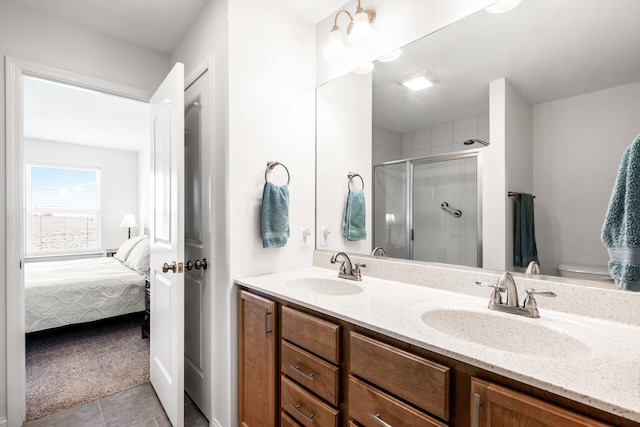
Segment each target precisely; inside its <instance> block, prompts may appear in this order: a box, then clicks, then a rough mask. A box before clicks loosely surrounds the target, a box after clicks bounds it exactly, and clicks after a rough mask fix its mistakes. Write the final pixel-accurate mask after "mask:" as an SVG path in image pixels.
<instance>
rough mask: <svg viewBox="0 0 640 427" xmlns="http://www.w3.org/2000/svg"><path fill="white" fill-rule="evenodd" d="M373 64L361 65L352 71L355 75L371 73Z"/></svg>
mask: <svg viewBox="0 0 640 427" xmlns="http://www.w3.org/2000/svg"><path fill="white" fill-rule="evenodd" d="M373 68H374V67H373V62H369V63H367V64H364V65H361V66H359V67H358V68H356V69H355V70H353V72H354V73H356V74H367V73H370V72H372V71H373Z"/></svg>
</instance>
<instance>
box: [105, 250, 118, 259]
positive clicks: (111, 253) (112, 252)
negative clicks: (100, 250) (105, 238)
mask: <svg viewBox="0 0 640 427" xmlns="http://www.w3.org/2000/svg"><path fill="white" fill-rule="evenodd" d="M104 251H105V252H106V253H107V257H112V256H114V255H115V254H116V252H118V249H117V248H116V249H105V250H104Z"/></svg>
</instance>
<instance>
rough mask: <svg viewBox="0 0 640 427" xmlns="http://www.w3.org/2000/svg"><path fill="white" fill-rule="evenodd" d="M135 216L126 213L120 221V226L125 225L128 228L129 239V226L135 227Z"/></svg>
mask: <svg viewBox="0 0 640 427" xmlns="http://www.w3.org/2000/svg"><path fill="white" fill-rule="evenodd" d="M137 226H138V224H137V223H136V217H135V216H133V214H126V215H125V216H124V218H123V219H122V222H121V223H120V227H126V228H128V229H129V239H130V238H131V227H137Z"/></svg>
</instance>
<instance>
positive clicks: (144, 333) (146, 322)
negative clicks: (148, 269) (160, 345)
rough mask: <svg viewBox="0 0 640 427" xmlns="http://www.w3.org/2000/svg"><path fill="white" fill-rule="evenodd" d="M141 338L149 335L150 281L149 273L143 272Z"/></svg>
mask: <svg viewBox="0 0 640 427" xmlns="http://www.w3.org/2000/svg"><path fill="white" fill-rule="evenodd" d="M140 329H141V330H142V338H143V339H144V338H149V336H150V335H151V281H150V280H149V275H148V274H144V323H143V324H142V325H140Z"/></svg>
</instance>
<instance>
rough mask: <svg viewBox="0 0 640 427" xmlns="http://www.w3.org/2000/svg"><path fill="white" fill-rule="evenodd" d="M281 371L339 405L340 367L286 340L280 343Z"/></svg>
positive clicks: (328, 400)
mask: <svg viewBox="0 0 640 427" xmlns="http://www.w3.org/2000/svg"><path fill="white" fill-rule="evenodd" d="M280 371H281V372H282V373H283V374H286V375H287V376H289V377H291V378H292V379H293V380H295V381H297V382H298V383H300V384H302V385H303V386H305V387H306V388H308V389H309V390H311V391H313V392H314V393H316V394H317V395H319V396H320V397H322V398H323V399H325V400H326V401H327V402H329V403H331V404H333V405H335V406H338V386H339V375H338V373H339V371H340V369H339V368H337V367H335V366H333V365H332V364H330V363H327V362H325V361H324V360H322V359H319V358H317V357H316V356H314V355H312V354H311V353H308V352H306V351H304V350H302V349H301V348H298V347H296V346H294V345H293V344H290V343H288V342H286V341H282V342H281V344H280Z"/></svg>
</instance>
